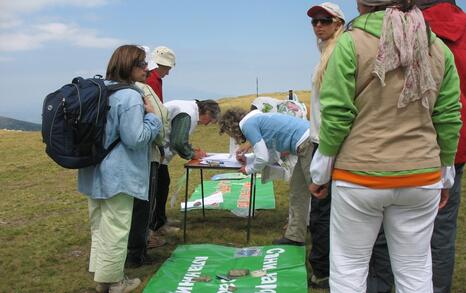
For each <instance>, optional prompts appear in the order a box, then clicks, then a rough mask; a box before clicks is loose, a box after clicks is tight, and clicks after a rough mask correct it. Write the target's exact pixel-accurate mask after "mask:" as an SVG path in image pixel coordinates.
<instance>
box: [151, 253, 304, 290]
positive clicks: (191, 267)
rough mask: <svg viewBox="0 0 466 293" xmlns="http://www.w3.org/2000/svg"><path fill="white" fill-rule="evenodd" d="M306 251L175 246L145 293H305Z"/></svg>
mask: <svg viewBox="0 0 466 293" xmlns="http://www.w3.org/2000/svg"><path fill="white" fill-rule="evenodd" d="M305 257H306V250H305V247H302V246H301V247H299V246H292V245H270V246H257V247H246V248H234V247H227V246H220V245H213V244H196V245H181V246H178V247H177V248H176V249H175V251H174V252H173V253H172V255H171V257H170V258H169V259H167V260H166V261H165V263H164V264H163V265H162V266H161V267H160V269H159V270H158V271H157V273H156V274H155V275H154V276H153V277H152V278H151V279H150V280H149V282H148V284H147V286H146V287H145V288H144V293H155V292H156V293H161V292H164V293H188V292H190V293H191V292H192V293H222V292H223V293H227V292H235V293H251V292H257V293H279V292H283V293H305V292H308V289H307V273H306V265H305Z"/></svg>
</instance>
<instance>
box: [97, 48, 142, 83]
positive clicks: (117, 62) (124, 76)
mask: <svg viewBox="0 0 466 293" xmlns="http://www.w3.org/2000/svg"><path fill="white" fill-rule="evenodd" d="M145 58H146V52H145V51H144V49H142V48H140V47H138V46H136V45H123V46H120V47H118V48H117V49H116V50H115V52H113V54H112V57H110V61H108V65H107V73H106V75H105V78H106V79H108V80H113V81H118V82H124V83H132V82H134V80H132V79H131V72H132V70H133V67H134V66H135V64H137V63H138V62H139V61H144V59H145Z"/></svg>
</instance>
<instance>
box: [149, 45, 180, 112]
mask: <svg viewBox="0 0 466 293" xmlns="http://www.w3.org/2000/svg"><path fill="white" fill-rule="evenodd" d="M175 59H176V56H175V53H174V52H173V51H172V50H171V49H170V48H167V47H165V46H160V47H157V48H155V49H154V51H152V53H151V54H150V56H149V64H148V69H149V76H148V77H147V80H146V82H147V84H148V85H150V87H151V88H152V89H153V90H154V92H155V93H156V94H157V96H158V97H159V98H160V101H162V103H163V92H162V78H164V77H165V76H167V75H168V74H169V73H170V70H171V69H172V68H173V67H175V64H176V62H175Z"/></svg>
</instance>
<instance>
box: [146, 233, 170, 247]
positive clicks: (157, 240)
mask: <svg viewBox="0 0 466 293" xmlns="http://www.w3.org/2000/svg"><path fill="white" fill-rule="evenodd" d="M165 244H167V241H166V240H165V239H163V238H162V237H160V236H158V235H155V234H152V235H151V236H150V237H149V240H148V241H147V249H152V248H157V247H161V246H164V245H165Z"/></svg>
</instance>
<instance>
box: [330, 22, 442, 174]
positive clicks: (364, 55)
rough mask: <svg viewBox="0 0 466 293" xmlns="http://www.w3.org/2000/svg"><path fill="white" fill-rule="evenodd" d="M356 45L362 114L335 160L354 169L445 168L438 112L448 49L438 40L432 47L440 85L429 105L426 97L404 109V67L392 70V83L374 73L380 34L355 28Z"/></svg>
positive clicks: (388, 76) (358, 99)
mask: <svg viewBox="0 0 466 293" xmlns="http://www.w3.org/2000/svg"><path fill="white" fill-rule="evenodd" d="M351 36H352V37H353V40H354V44H355V48H356V59H357V60H356V62H357V72H356V93H355V101H354V103H355V105H356V108H357V109H358V114H357V116H356V118H355V120H354V121H353V125H352V128H351V132H350V134H349V135H348V137H347V138H346V139H345V141H344V143H343V145H342V147H341V149H340V152H339V154H338V156H337V160H336V162H335V168H339V169H343V170H352V171H404V170H416V169H423V168H434V167H440V147H439V146H438V144H437V133H436V131H435V128H434V125H433V123H432V111H433V106H434V105H435V102H436V99H437V96H438V91H439V89H440V85H441V82H442V80H443V76H444V71H445V61H444V51H443V46H442V45H441V43H440V42H439V41H438V39H436V41H435V42H434V44H432V47H431V54H430V55H431V58H430V61H431V64H432V75H433V78H434V80H435V82H436V84H437V92H436V94H435V98H432V99H431V100H429V107H430V108H429V110H427V109H426V108H424V107H423V106H422V104H421V100H418V101H416V102H413V103H410V104H409V105H408V106H406V107H405V108H398V107H397V103H398V98H399V96H400V93H401V90H402V89H403V84H404V73H403V69H401V68H400V69H396V70H394V71H391V72H389V73H387V74H386V77H385V83H386V86H385V87H382V86H381V82H380V80H379V79H377V78H376V77H374V75H373V74H372V71H373V67H374V59H375V56H376V55H377V47H378V44H379V39H378V38H377V37H375V36H373V35H371V34H369V33H366V32H364V31H362V30H360V29H354V30H353V31H351Z"/></svg>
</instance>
